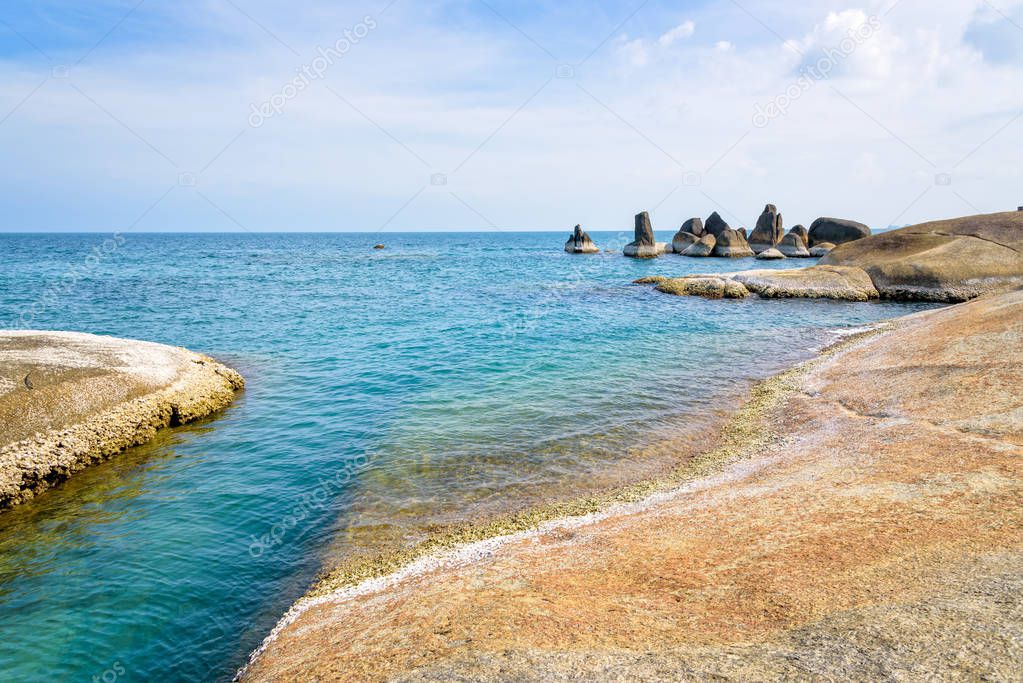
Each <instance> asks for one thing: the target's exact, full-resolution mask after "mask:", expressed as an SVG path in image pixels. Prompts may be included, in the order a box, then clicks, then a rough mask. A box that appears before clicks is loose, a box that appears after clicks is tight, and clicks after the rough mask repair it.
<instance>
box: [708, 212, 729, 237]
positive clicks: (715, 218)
mask: <svg viewBox="0 0 1023 683" xmlns="http://www.w3.org/2000/svg"><path fill="white" fill-rule="evenodd" d="M730 229H731V226H729V225H728V223H725V219H724V218H722V217H721V216H720V215H718V212H717V211H715V212H714V213H712V214H711V215H710V216H708V217H707V222H706V223H705V224H704V226H703V232H704V233H705V234H707V235H714V237H717V236H718V235H720V234H721V233H723V232H724V231H725V230H730Z"/></svg>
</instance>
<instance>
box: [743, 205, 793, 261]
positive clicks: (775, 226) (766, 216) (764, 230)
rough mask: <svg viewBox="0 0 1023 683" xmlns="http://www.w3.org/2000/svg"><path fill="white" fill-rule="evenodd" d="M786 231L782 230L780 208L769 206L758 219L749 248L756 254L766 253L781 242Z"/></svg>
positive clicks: (750, 238)
mask: <svg viewBox="0 0 1023 683" xmlns="http://www.w3.org/2000/svg"><path fill="white" fill-rule="evenodd" d="M784 235H785V231H784V229H783V228H782V217H781V214H780V213H778V207H776V206H775V205H774V204H768V205H767V206H765V207H764V211H763V213H761V214H760V218H758V219H757V225H756V227H755V228H753V232H752V233H750V236H749V246H750V249H752V250H753V251H754V252H756V253H758V254H759V253H760V252H762V251H766V250H767V249H770V248H771V247H773V246H774V245H776V244H778V243H779V242H781V239H782V237H783V236H784Z"/></svg>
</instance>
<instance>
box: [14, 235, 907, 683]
mask: <svg viewBox="0 0 1023 683" xmlns="http://www.w3.org/2000/svg"><path fill="white" fill-rule="evenodd" d="M567 236H568V233H567V231H566V232H565V234H551V233H491V234H466V233H458V234H393V233H392V234H384V235H357V234H289V235H286V234H258V235H257V234H204V235H200V234H176V235H135V234H125V235H123V239H117V240H114V239H112V238H111V236H110V235H100V234H96V235H0V254H2V259H0V327H12V326H17V327H25V326H27V327H30V328H33V329H71V330H80V331H86V332H93V333H99V334H111V335H116V336H122V337H130V338H138V339H147V340H152V341H159V342H164V343H169V344H175V345H181V346H186V347H189V348H191V349H193V350H196V351H201V352H205V353H208V354H210V355H213V356H215V357H216V358H218V359H219V360H222V361H223V362H225V363H228V364H229V365H231V366H233V367H235V368H236V369H238V370H239V371H240V372H242V374H243V375H244V376H245V377H246V379H247V382H248V386H247V388H246V390H245V392H244V393H243V394H242V395H241V396H240V397H239V400H238V401H237V402H236V403H235V404H234V405H233V406H232V407H231V408H229V409H228V410H226V411H224V413H223V414H221V415H219V416H217V417H215V418H213V419H210V420H207V421H205V422H203V423H202V424H199V425H193V426H188V427H184V428H180V429H175V430H169V431H167V432H165V433H163V434H161V435H160V437H159V438H158V440H157V441H156V442H154V443H152V444H149V445H147V446H145V447H142V448H138V449H134V450H132V451H130V452H128V453H125V454H123V455H122V456H119V457H117V458H116V459H114V460H112V461H110V462H108V463H104V464H102V465H98V466H96V467H94V468H92V469H90V470H88V471H85V472H83V473H81V474H79V475H77V476H76V477H75V478H74V479H73V480H71V481H70V482H67V483H66V484H64V485H62V486H60V487H58V488H56V489H54V490H51V491H49V492H47V493H45V494H43V495H41V496H39V497H38V498H36V499H35V500H33V501H31V502H30V503H28V504H26V505H23V506H21V507H19V508H15V509H14V510H11V511H8V512H4V513H2V514H0V633H2V637H0V672H2V674H0V678H3V679H5V680H18V681H35V680H39V681H43V680H67V681H73V680H82V681H89V680H94V678H93V677H99V680H111V678H112V677H113V678H114V679H116V680H117V681H129V680H132V681H149V680H164V681H176V680H228V679H230V677H231V676H232V675H233V673H234V672H235V670H236V669H237V667H238V666H240V665H241V664H242V663H243V662H244V660H245V658H246V656H247V654H248V653H249V652H250V651H251V650H252V649H253V648H254V647H255V646H256V645H258V643H259V641H260V640H261V639H262V637H263V636H264V635H265V634H266V632H267V631H268V630H269V629H270V628H271V627H272V625H273V624H274V622H275V621H276V620H277V618H278V617H279V616H280V615H281V614H282V613H283V612H284V611H285V610H286V609H287V607H288V606H289V605H290V604H291V602H293V601H294V600H295V599H296V598H297V597H299V596H300V595H301V594H302V593H303V592H304V590H305V589H306V588H307V587H308V585H309V582H310V581H311V580H312V579H313V577H314V575H315V573H316V572H317V570H318V569H319V568H320V567H321V566H324V565H326V566H329V565H330V564H331V563H334V562H337V561H339V560H343V559H345V558H346V557H350V556H352V555H354V554H357V553H360V554H361V553H372V552H376V551H378V550H381V549H387V548H390V547H394V545H396V544H401V543H410V542H413V541H415V540H417V539H420V538H422V537H424V535H426V534H427V533H429V532H430V531H432V530H435V529H437V528H439V527H442V526H444V525H447V524H457V523H458V522H461V521H464V520H466V519H470V518H476V517H479V516H485V515H490V514H497V513H500V512H502V511H505V510H508V509H512V508H516V507H521V506H524V505H529V504H532V503H536V502H538V501H541V500H545V499H549V498H551V497H558V496H567V497H572V496H575V495H578V494H580V493H585V492H586V491H590V490H596V489H599V488H601V487H604V486H608V485H611V484H614V483H618V482H621V481H626V480H629V479H633V478H638V477H643V476H649V475H650V474H652V473H656V472H658V471H661V470H662V469H663V468H664V467H666V466H670V465H671V464H672V463H673V462H674V461H676V460H677V458H678V457H680V455H681V454H683V453H684V452H685V448H686V447H687V446H686V444H698V442H699V437H700V435H701V434H702V433H704V432H706V431H707V430H708V429H709V425H711V424H712V423H713V420H714V419H715V418H716V416H719V415H720V414H721V413H722V411H724V410H727V409H728V408H730V407H731V406H734V405H735V401H736V398H737V397H738V396H739V395H740V394H741V392H742V391H743V390H744V389H745V388H746V387H748V385H749V383H750V382H751V381H753V380H755V379H758V378H763V377H766V376H768V375H770V374H772V373H774V372H776V371H777V370H779V369H781V368H783V367H785V366H787V365H791V364H792V363H793V362H795V361H798V360H801V359H805V358H808V357H809V356H810V355H812V353H813V352H814V351H815V350H816V349H817V348H819V347H820V346H822V345H823V344H825V343H827V342H828V341H830V340H831V339H832V338H833V334H832V332H830V330H833V329H834V328H840V327H850V326H855V325H859V324H862V323H865V322H870V321H874V320H878V319H882V318H888V317H892V316H896V315H901V314H904V313H906V312H910V311H912V310H917V309H918V308H919V306H909V305H898V304H890V303H870V304H854V303H840V302H823V301H796V300H793V301H758V300H747V301H705V300H703V299H697V298H682V297H670V296H666V295H661V294H658V293H656V292H654V291H653V290H652V289H650V288H648V287H642V286H635V285H631V284H630V282H631V281H632V280H633V279H635V278H638V277H641V276H643V275H648V274H665V275H681V274H685V273H692V272H709V271H721V270H730V269H736V268H750V267H770V268H788V267H798V266H803V265H807V261H802V260H790V261H782V262H756V266H754V262H753V261H752V260H745V259H744V260H740V261H725V260H720V259H689V258H684V257H678V256H674V255H669V256H665V257H662V258H660V259H657V260H656V261H635V260H631V259H626V258H624V257H622V256H621V255H619V254H599V255H593V256H571V255H567V254H565V253H563V252H562V251H561V248H562V245H563V243H564V240H565V239H566V238H567ZM593 236H594V238H595V239H596V240H597V241H598V243H599V244H601V245H602V246H607V245H618V246H619V248H620V245H621V244H623V243H624V242H626V241H628V239H629V236H627V235H625V234H622V233H604V234H601V233H594V234H593ZM664 237H667V236H666V235H665V236H664ZM376 242H384V243H386V245H387V248H386V249H385V250H382V251H375V250H373V249H372V248H371V247H372V245H373V244H374V243H376Z"/></svg>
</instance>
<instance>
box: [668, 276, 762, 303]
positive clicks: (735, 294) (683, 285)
mask: <svg viewBox="0 0 1023 683" xmlns="http://www.w3.org/2000/svg"><path fill="white" fill-rule="evenodd" d="M654 289H656V290H657V291H658V292H664V293H665V294H673V295H675V296H702V297H703V298H704V299H743V298H745V297H747V296H749V291H748V290H747V289H746V288H745V287H744V286H742V285H741V284H740V283H738V282H736V281H735V280H730V279H728V278H724V277H713V276H689V277H676V278H669V279H666V280H664V281H662V282H659V283H658V284H657V286H656V287H654Z"/></svg>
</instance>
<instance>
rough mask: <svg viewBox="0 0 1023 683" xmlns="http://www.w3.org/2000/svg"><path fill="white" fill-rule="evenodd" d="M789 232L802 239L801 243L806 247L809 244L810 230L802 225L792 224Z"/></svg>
mask: <svg viewBox="0 0 1023 683" xmlns="http://www.w3.org/2000/svg"><path fill="white" fill-rule="evenodd" d="M789 232H794V233H796V234H797V235H799V236H800V237H801V238H802V239H803V244H805V245H806V246H807V247H809V246H810V231H809V230H807V229H806V228H804V227H803V226H802V225H793V226H792V229H791V230H789Z"/></svg>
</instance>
